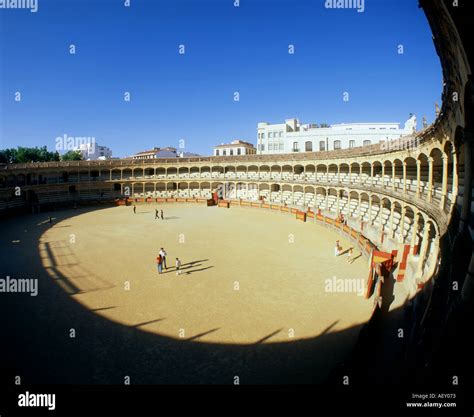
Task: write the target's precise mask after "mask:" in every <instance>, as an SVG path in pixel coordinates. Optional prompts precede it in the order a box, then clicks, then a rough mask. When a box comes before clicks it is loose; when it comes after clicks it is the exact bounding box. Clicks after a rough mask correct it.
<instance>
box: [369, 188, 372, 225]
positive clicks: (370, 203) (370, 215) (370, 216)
mask: <svg viewBox="0 0 474 417" xmlns="http://www.w3.org/2000/svg"><path fill="white" fill-rule="evenodd" d="M369 224H370V225H371V224H372V196H371V195H369Z"/></svg>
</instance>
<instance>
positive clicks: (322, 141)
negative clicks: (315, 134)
mask: <svg viewBox="0 0 474 417" xmlns="http://www.w3.org/2000/svg"><path fill="white" fill-rule="evenodd" d="M319 150H320V151H325V150H326V142H324V140H320V141H319Z"/></svg>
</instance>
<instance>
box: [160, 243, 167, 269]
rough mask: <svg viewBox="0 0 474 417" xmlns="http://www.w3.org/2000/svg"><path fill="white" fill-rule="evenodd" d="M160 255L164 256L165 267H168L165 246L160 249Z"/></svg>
mask: <svg viewBox="0 0 474 417" xmlns="http://www.w3.org/2000/svg"><path fill="white" fill-rule="evenodd" d="M160 255H161V257H162V258H163V267H164V268H165V269H168V267H167V266H166V255H167V253H166V251H165V250H164V249H163V248H161V250H160Z"/></svg>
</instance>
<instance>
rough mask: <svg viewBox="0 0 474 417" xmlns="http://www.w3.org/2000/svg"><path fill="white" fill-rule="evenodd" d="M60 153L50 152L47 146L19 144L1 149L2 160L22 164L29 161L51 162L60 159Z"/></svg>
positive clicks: (0, 160)
mask: <svg viewBox="0 0 474 417" xmlns="http://www.w3.org/2000/svg"><path fill="white" fill-rule="evenodd" d="M59 160H60V158H59V153H58V152H57V151H56V152H49V151H48V148H47V147H46V146H43V147H41V148H38V147H35V148H25V147H22V146H19V147H18V148H16V149H14V148H10V149H4V150H0V162H2V163H8V164H21V163H28V162H49V161H59Z"/></svg>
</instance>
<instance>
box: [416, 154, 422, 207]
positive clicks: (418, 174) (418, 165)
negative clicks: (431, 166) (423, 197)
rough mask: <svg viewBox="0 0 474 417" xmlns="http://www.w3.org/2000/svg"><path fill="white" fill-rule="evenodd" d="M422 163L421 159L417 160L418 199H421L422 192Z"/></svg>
mask: <svg viewBox="0 0 474 417" xmlns="http://www.w3.org/2000/svg"><path fill="white" fill-rule="evenodd" d="M420 181H421V161H420V160H419V159H417V160H416V198H420V190H421V184H420Z"/></svg>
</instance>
